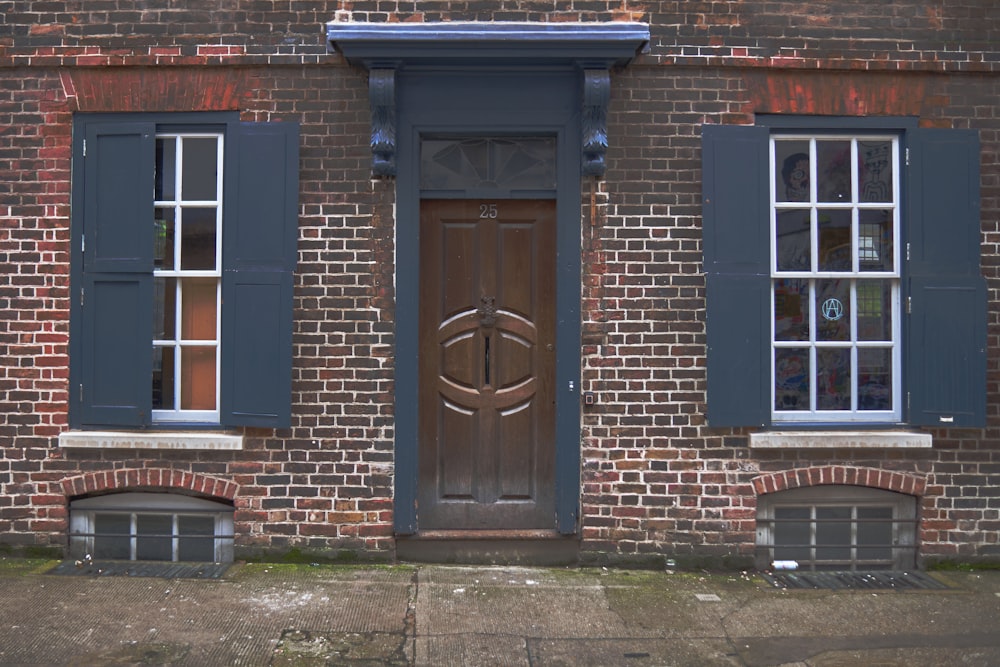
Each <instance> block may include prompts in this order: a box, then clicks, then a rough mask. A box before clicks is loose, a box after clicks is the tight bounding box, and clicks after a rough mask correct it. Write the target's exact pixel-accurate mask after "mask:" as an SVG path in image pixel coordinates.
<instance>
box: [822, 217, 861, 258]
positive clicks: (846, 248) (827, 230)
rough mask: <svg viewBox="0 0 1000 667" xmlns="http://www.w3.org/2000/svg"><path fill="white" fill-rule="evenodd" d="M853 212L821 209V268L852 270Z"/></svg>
mask: <svg viewBox="0 0 1000 667" xmlns="http://www.w3.org/2000/svg"><path fill="white" fill-rule="evenodd" d="M852 268H853V267H852V266H851V212H850V211H845V210H839V209H823V210H821V211H819V270H820V271H851V270H852Z"/></svg>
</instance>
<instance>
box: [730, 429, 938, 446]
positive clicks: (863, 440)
mask: <svg viewBox="0 0 1000 667" xmlns="http://www.w3.org/2000/svg"><path fill="white" fill-rule="evenodd" d="M932 446H933V442H932V438H931V434H930V433H915V432H911V431H764V432H762V433H751V434H750V449H929V448H930V447H932Z"/></svg>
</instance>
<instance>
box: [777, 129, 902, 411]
mask: <svg viewBox="0 0 1000 667" xmlns="http://www.w3.org/2000/svg"><path fill="white" fill-rule="evenodd" d="M770 147H771V150H770V154H771V170H770V173H771V308H772V318H771V324H772V339H771V340H772V345H771V348H772V350H771V352H772V357H771V358H772V365H771V367H772V382H771V387H772V391H773V394H772V416H773V419H774V420H775V421H813V422H815V421H837V420H852V421H873V422H874V421H880V422H886V421H898V420H900V418H901V405H900V404H901V398H900V395H901V390H900V364H901V361H900V359H901V357H900V258H899V251H898V249H899V228H900V217H899V216H900V212H899V179H898V176H897V174H898V173H899V159H898V156H899V145H898V139H897V137H895V136H802V135H775V136H772V138H771V143H770Z"/></svg>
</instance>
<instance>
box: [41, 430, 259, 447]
mask: <svg viewBox="0 0 1000 667" xmlns="http://www.w3.org/2000/svg"><path fill="white" fill-rule="evenodd" d="M59 447H61V448H63V449H180V450H184V449H190V450H233V449H243V436H242V435H227V434H224V433H211V432H198V431H175V432H164V433H139V432H118V431H66V432H64V433H60V434H59Z"/></svg>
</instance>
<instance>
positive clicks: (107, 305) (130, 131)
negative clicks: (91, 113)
mask: <svg viewBox="0 0 1000 667" xmlns="http://www.w3.org/2000/svg"><path fill="white" fill-rule="evenodd" d="M85 137H86V141H87V143H86V157H84V158H83V161H84V165H83V171H84V174H83V176H84V199H83V243H84V253H83V256H84V261H83V269H84V270H83V274H82V276H81V281H80V283H79V286H80V292H79V294H78V295H77V298H78V299H79V301H78V303H77V304H76V305H77V306H78V307H79V313H80V318H79V321H80V323H81V324H80V326H79V328H78V329H77V330H76V331H77V332H78V335H79V336H80V344H79V347H76V348H75V349H76V350H77V351H78V353H79V357H78V358H76V359H74V363H75V364H77V368H78V370H79V373H78V374H77V375H76V376H75V377H78V378H79V380H80V384H79V386H77V387H74V388H73V389H74V390H75V396H76V400H77V405H78V406H79V411H78V412H77V414H76V415H75V416H74V420H73V421H74V423H80V424H82V425H85V426H142V425H145V424H147V423H148V422H149V418H150V408H151V403H152V386H151V385H152V357H153V355H152V347H151V345H152V321H153V316H152V308H153V291H152V269H153V170H154V160H155V157H154V140H155V130H154V127H153V125H151V124H148V123H125V124H109V123H92V124H90V125H88V126H87V127H86V132H85Z"/></svg>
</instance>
